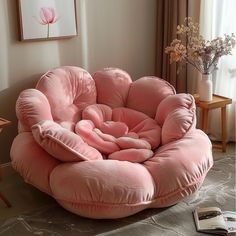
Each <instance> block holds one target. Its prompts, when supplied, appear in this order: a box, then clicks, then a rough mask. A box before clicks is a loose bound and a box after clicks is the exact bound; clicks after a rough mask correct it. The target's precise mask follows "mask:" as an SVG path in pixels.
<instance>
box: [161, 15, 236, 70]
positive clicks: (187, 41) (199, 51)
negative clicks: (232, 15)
mask: <svg viewBox="0 0 236 236" xmlns="http://www.w3.org/2000/svg"><path fill="white" fill-rule="evenodd" d="M177 34H178V35H180V39H174V40H173V41H172V42H171V44H170V46H169V47H166V49H165V52H166V53H168V54H170V63H173V62H182V61H185V62H186V63H189V64H191V65H192V66H194V67H195V68H196V69H197V70H198V71H200V72H201V73H202V74H210V73H212V71H213V70H215V69H217V64H218V61H219V58H220V57H222V56H224V55H231V51H232V49H233V48H234V46H235V44H236V40H235V35H234V34H233V33H232V34H231V35H225V36H224V37H223V38H222V37H217V38H215V39H213V40H211V41H208V40H205V39H204V38H203V37H202V36H201V35H199V24H198V23H194V22H193V21H192V18H191V17H187V18H185V20H184V25H183V24H182V25H178V26H177ZM181 39H182V40H181Z"/></svg>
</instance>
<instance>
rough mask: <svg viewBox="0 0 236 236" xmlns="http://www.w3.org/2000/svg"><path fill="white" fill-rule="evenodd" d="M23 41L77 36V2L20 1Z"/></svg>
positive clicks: (58, 0) (73, 0) (63, 0)
mask: <svg viewBox="0 0 236 236" xmlns="http://www.w3.org/2000/svg"><path fill="white" fill-rule="evenodd" d="M18 8H19V19H20V32H21V40H49V39H57V38H65V37H73V36H76V35H77V26H76V14H75V12H76V9H75V0H56V1H55V0H18Z"/></svg>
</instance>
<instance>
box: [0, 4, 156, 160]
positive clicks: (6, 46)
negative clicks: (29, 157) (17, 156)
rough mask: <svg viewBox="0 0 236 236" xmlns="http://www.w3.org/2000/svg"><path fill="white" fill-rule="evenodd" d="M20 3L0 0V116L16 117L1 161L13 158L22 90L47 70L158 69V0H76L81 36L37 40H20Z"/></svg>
mask: <svg viewBox="0 0 236 236" xmlns="http://www.w3.org/2000/svg"><path fill="white" fill-rule="evenodd" d="M16 2H17V1H15V0H0V32H1V33H0V117H3V118H6V119H9V120H11V121H12V125H11V126H9V127H6V128H5V129H4V130H3V132H2V133H0V147H1V148H0V149H1V151H0V163H4V162H8V161H9V150H10V146H11V143H12V140H13V138H14V137H15V135H16V133H17V119H16V116H15V102H16V99H17V97H18V95H19V93H20V91H22V90H23V89H26V88H30V87H33V86H35V83H36V82H37V80H38V78H39V76H40V75H41V74H43V73H44V72H46V71H47V70H48V69H50V68H53V67H57V66H61V65H77V66H81V67H84V68H85V69H87V70H88V71H89V72H90V73H91V74H93V73H94V72H95V71H96V70H97V69H101V68H103V67H108V66H112V67H120V68H122V69H124V70H126V71H127V72H129V73H130V74H131V76H132V77H133V78H134V79H137V78H138V77H141V76H143V75H151V74H154V68H155V38H156V35H155V32H156V31H155V27H156V0H77V1H76V6H77V23H78V34H79V35H78V36H77V37H74V38H71V39H63V40H53V41H37V42H20V41H19V29H18V20H17V6H16ZM3 147H4V148H3Z"/></svg>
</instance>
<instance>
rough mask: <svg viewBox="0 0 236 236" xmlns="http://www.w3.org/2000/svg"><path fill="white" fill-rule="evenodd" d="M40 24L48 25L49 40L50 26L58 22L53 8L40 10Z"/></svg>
mask: <svg viewBox="0 0 236 236" xmlns="http://www.w3.org/2000/svg"><path fill="white" fill-rule="evenodd" d="M39 14H40V19H41V21H40V24H42V25H47V38H49V26H50V24H54V23H56V22H57V20H58V18H57V17H56V11H55V8H53V7H41V9H40V12H39Z"/></svg>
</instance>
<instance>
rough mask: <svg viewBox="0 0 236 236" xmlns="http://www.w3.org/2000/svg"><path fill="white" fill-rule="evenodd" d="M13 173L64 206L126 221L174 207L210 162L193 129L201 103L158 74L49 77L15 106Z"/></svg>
mask: <svg viewBox="0 0 236 236" xmlns="http://www.w3.org/2000/svg"><path fill="white" fill-rule="evenodd" d="M16 114H17V117H18V120H19V134H18V135H17V137H16V138H15V140H14V142H13V144H12V148H11V158H12V164H13V167H14V168H15V169H16V170H17V171H18V172H19V173H20V174H21V175H22V176H23V178H24V179H25V181H26V182H28V183H30V184H32V185H34V186H35V187H37V188H38V189H40V190H41V191H43V192H45V193H48V194H49V195H51V196H52V197H54V198H55V199H56V200H57V201H58V202H59V203H60V204H61V205H62V206H63V207H64V208H66V209H68V210H69V211H71V212H74V213H76V214H78V215H81V216H85V217H90V218H119V217H125V216H129V215H132V214H134V213H136V212H139V211H141V210H143V209H146V208H160V207H167V206H170V205H173V204H175V203H177V202H179V201H181V199H183V198H184V197H186V196H188V195H190V194H192V193H193V192H195V191H196V190H197V189H198V188H199V187H200V186H201V184H202V182H203V180H204V178H205V176H206V173H207V172H208V170H209V169H210V168H211V166H212V164H213V160H212V152H211V143H210V141H209V139H208V137H207V136H206V135H205V134H204V133H203V132H202V131H201V130H198V129H196V128H195V123H196V115H195V103H194V99H193V97H192V96H191V95H189V94H176V92H175V89H174V88H173V87H172V86H171V85H170V84H169V83H167V82H166V81H164V80H162V79H159V78H157V77H151V76H149V77H143V78H140V79H138V80H136V81H134V82H132V80H131V78H130V76H129V75H128V74H127V73H126V72H124V71H122V70H120V69H115V68H107V69H104V70H101V71H98V72H96V73H95V75H94V76H93V77H92V76H91V75H90V74H89V73H88V72H87V71H85V70H83V69H81V68H78V67H70V66H67V67H60V68H56V69H53V70H51V71H49V72H47V73H46V74H44V75H43V76H42V77H41V78H40V80H39V81H38V83H37V85H36V89H27V90H24V91H23V92H22V93H21V94H20V95H19V98H18V100H17V103H16Z"/></svg>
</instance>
